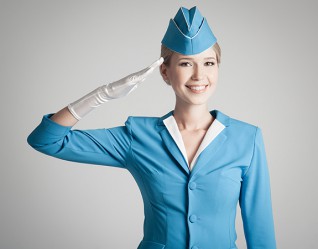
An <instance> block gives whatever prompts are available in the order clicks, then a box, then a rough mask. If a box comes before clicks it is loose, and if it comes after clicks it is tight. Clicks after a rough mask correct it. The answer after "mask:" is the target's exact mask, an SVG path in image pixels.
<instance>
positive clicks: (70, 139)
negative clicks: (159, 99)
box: [27, 58, 163, 167]
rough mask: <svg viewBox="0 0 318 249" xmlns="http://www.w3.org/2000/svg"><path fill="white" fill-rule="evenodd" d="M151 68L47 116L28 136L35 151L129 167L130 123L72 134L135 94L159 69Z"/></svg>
mask: <svg viewBox="0 0 318 249" xmlns="http://www.w3.org/2000/svg"><path fill="white" fill-rule="evenodd" d="M162 61H163V59H162V58H160V59H159V60H157V61H156V62H155V63H153V64H152V65H151V66H149V67H147V68H145V69H143V70H141V71H139V72H137V73H134V74H131V75H128V76H127V77H125V78H123V79H121V80H119V81H116V82H113V83H110V84H107V85H103V86H101V87H98V88H97V89H95V90H94V91H92V92H90V93H88V94H87V95H85V96H84V97H82V98H80V99H79V100H77V101H75V102H73V103H71V104H69V105H68V106H67V107H65V108H63V109H62V110H60V111H59V112H57V113H55V114H54V115H53V114H48V115H44V116H43V119H42V121H41V123H40V124H39V125H38V126H37V127H36V128H35V129H34V130H33V132H32V133H31V134H30V135H29V136H28V138H27V142H28V143H29V145H30V146H32V147H33V148H34V149H36V150H38V151H40V152H42V153H44V154H47V155H50V156H54V157H57V158H60V159H64V160H69V161H75V162H82V163H92V164H101V165H109V166H118V167H125V164H126V162H125V157H126V152H127V151H128V149H129V147H130V141H131V133H130V119H129V118H128V119H127V121H126V123H125V125H126V126H119V127H113V128H110V129H96V130H71V128H72V126H74V125H75V124H76V123H77V122H78V120H80V119H81V118H82V117H84V116H85V115H86V114H88V113H89V112H90V111H92V110H93V109H94V108H96V107H98V106H100V105H101V104H103V103H105V102H107V101H110V100H112V99H116V98H120V97H123V96H126V95H128V94H129V93H130V92H132V91H133V90H134V89H135V88H136V87H137V86H138V84H139V83H140V82H142V81H144V80H145V78H146V76H148V75H149V74H150V73H151V72H152V71H153V70H154V69H155V68H156V67H157V66H159V65H160V64H161V63H162Z"/></svg>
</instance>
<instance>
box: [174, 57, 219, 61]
mask: <svg viewBox="0 0 318 249" xmlns="http://www.w3.org/2000/svg"><path fill="white" fill-rule="evenodd" d="M204 59H205V60H210V59H214V60H216V59H215V57H205V58H204ZM180 60H193V59H192V58H190V57H182V58H180V59H179V60H178V61H180Z"/></svg>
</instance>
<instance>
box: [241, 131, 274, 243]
mask: <svg viewBox="0 0 318 249" xmlns="http://www.w3.org/2000/svg"><path fill="white" fill-rule="evenodd" d="M240 207H241V214H242V220H243V226H244V234H245V238H246V244H247V248H248V249H275V248H276V240H275V231H274V220H273V213H272V203H271V190H270V179H269V170H268V166H267V159H266V153H265V147H264V142H263V136H262V131H261V129H260V128H259V127H257V128H256V133H255V140H254V149H253V156H252V159H251V163H250V166H249V168H248V169H247V172H246V173H245V175H244V176H243V180H242V185H241V194H240Z"/></svg>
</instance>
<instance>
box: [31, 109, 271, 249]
mask: <svg viewBox="0 0 318 249" xmlns="http://www.w3.org/2000/svg"><path fill="white" fill-rule="evenodd" d="M210 113H211V115H213V116H214V117H216V118H217V119H218V120H219V121H220V122H221V123H222V124H224V125H225V128H224V129H223V131H222V132H221V133H220V134H219V135H218V136H217V137H216V138H215V139H214V140H213V141H212V142H211V143H210V144H209V145H208V146H207V147H206V148H205V149H204V150H203V151H202V152H201V154H200V156H199V157H198V160H197V162H196V164H195V165H194V167H193V169H192V171H189V169H188V167H187V165H186V162H185V161H184V158H183V156H182V154H181V152H180V150H179V149H178V146H177V145H176V143H175V142H174V140H173V138H172V137H171V135H170V133H169V132H168V130H167V129H166V127H165V125H164V123H163V119H165V118H167V117H169V116H170V115H173V111H170V112H169V113H167V114H166V115H164V116H162V117H139V116H129V117H128V119H127V120H126V122H125V125H124V126H118V127H112V128H108V129H93V130H72V129H71V127H65V126H61V125H59V124H57V123H55V122H53V121H52V120H51V119H50V116H51V115H52V114H48V115H44V116H43V119H42V121H41V123H40V124H39V125H38V126H37V127H36V128H35V129H34V131H33V132H32V133H31V134H30V135H29V136H28V143H29V144H30V145H31V146H32V147H33V148H34V149H36V150H38V151H40V152H42V153H45V154H47V155H50V156H53V157H57V158H61V159H64V160H69V161H75V162H81V163H90V164H98V165H107V166H113V167H117V168H122V169H127V170H128V171H129V172H130V173H131V174H132V176H133V177H134V179H135V181H136V183H137V184H138V187H139V189H140V191H141V195H142V198H143V202H144V213H145V220H144V237H143V239H142V241H141V242H140V244H139V246H138V249H185V248H193V249H211V248H216V249H217V248H220V249H223V248H224V249H230V248H237V247H236V244H235V241H236V231H235V216H236V207H237V205H238V204H240V207H241V213H242V218H243V225H244V232H245V237H246V242H247V245H248V248H249V249H274V248H276V242H275V233H274V222H273V214H272V207H271V193H270V179H269V172H268V167H267V161H266V153H265V147H264V143H263V137H262V132H261V129H260V128H259V127H257V126H254V125H252V124H249V123H246V122H243V121H240V120H237V119H234V118H231V117H229V116H227V115H226V114H224V113H222V112H221V111H219V110H212V111H211V112H210Z"/></svg>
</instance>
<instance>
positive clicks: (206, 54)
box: [172, 47, 216, 60]
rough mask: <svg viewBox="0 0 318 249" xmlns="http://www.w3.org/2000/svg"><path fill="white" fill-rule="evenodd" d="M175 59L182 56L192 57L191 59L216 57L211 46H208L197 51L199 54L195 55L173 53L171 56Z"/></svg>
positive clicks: (185, 57)
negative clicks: (201, 50) (199, 51)
mask: <svg viewBox="0 0 318 249" xmlns="http://www.w3.org/2000/svg"><path fill="white" fill-rule="evenodd" d="M172 57H173V58H174V59H175V60H180V59H182V58H184V59H192V60H202V59H205V58H210V57H213V58H215V59H216V53H215V51H214V50H213V48H212V47H211V48H208V49H206V50H204V51H203V52H201V53H199V54H195V55H184V54H179V53H176V52H175V53H173V56H172Z"/></svg>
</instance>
